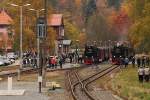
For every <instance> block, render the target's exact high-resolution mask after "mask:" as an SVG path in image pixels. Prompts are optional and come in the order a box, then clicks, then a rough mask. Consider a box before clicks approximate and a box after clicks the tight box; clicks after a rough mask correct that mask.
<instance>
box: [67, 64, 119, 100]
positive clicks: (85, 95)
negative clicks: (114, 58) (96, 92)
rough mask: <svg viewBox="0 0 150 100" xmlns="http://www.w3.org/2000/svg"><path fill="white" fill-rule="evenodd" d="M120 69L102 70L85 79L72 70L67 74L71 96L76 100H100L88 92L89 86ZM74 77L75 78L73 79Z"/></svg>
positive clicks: (115, 67)
mask: <svg viewBox="0 0 150 100" xmlns="http://www.w3.org/2000/svg"><path fill="white" fill-rule="evenodd" d="M117 68H119V66H114V65H112V66H110V67H108V68H105V69H103V70H100V71H99V72H97V73H95V74H93V75H91V76H89V77H87V78H85V79H81V78H80V76H79V75H78V73H77V70H71V71H69V72H68V73H67V77H68V81H69V85H70V90H71V95H72V97H73V99H74V100H99V99H97V98H95V97H94V96H93V95H91V93H90V92H89V91H88V89H87V88H88V85H89V84H91V83H92V82H94V81H96V80H97V79H99V78H101V77H103V76H105V75H107V74H109V73H110V72H112V71H113V70H115V69H117ZM72 76H74V78H76V81H75V79H74V78H73V77H72Z"/></svg>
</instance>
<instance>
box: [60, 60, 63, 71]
mask: <svg viewBox="0 0 150 100" xmlns="http://www.w3.org/2000/svg"><path fill="white" fill-rule="evenodd" d="M62 63H63V61H62V59H61V58H59V65H60V68H61V69H62Z"/></svg>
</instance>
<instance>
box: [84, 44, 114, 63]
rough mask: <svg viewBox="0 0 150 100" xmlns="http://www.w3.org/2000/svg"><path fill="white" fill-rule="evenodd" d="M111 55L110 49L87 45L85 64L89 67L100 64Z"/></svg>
mask: <svg viewBox="0 0 150 100" xmlns="http://www.w3.org/2000/svg"><path fill="white" fill-rule="evenodd" d="M110 55H111V54H110V49H109V48H108V47H97V46H94V45H86V46H85V51H84V63H85V64H87V65H91V64H98V63H101V62H103V61H106V60H108V59H109V57H110Z"/></svg>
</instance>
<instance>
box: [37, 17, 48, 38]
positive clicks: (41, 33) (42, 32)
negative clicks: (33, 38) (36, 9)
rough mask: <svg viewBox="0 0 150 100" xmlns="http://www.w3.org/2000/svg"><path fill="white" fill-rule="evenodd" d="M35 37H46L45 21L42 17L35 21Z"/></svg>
mask: <svg viewBox="0 0 150 100" xmlns="http://www.w3.org/2000/svg"><path fill="white" fill-rule="evenodd" d="M37 37H38V38H45V37H46V21H45V18H44V17H39V18H38V20H37Z"/></svg>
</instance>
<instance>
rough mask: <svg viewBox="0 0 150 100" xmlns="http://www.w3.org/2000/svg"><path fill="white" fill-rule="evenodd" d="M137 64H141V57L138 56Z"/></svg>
mask: <svg viewBox="0 0 150 100" xmlns="http://www.w3.org/2000/svg"><path fill="white" fill-rule="evenodd" d="M137 66H138V68H139V67H140V66H141V59H140V58H139V57H138V58H137Z"/></svg>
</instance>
